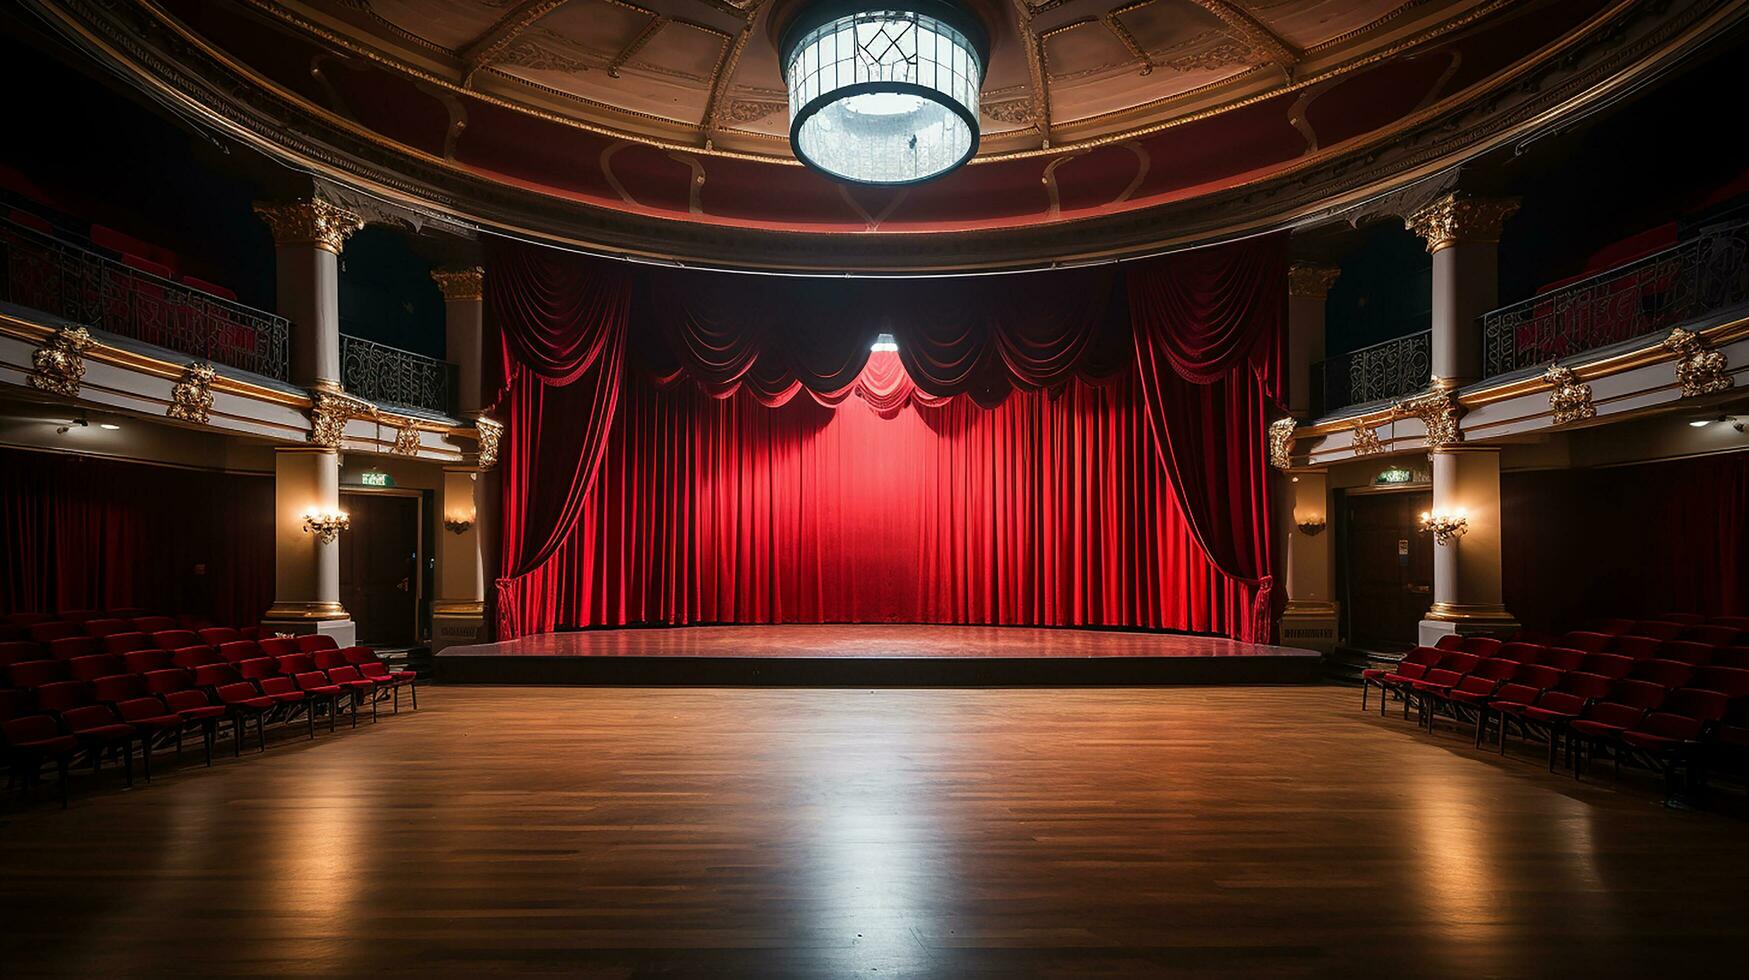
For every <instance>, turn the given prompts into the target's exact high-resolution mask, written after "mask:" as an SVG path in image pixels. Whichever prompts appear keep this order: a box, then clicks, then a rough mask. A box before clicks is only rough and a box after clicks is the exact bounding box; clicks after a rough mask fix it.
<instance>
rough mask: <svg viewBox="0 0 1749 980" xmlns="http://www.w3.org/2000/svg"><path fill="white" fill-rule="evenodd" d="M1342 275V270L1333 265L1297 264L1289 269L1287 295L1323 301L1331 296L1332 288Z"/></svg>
mask: <svg viewBox="0 0 1749 980" xmlns="http://www.w3.org/2000/svg"><path fill="white" fill-rule="evenodd" d="M1341 275H1342V270H1341V269H1339V268H1337V267H1336V266H1333V265H1318V264H1316V263H1313V262H1295V263H1294V264H1293V265H1290V266H1288V267H1287V294H1288V295H1289V296H1315V297H1317V298H1318V299H1323V298H1324V297H1326V296H1328V295H1330V287H1331V286H1334V285H1336V280H1337V279H1338V278H1340V277H1341Z"/></svg>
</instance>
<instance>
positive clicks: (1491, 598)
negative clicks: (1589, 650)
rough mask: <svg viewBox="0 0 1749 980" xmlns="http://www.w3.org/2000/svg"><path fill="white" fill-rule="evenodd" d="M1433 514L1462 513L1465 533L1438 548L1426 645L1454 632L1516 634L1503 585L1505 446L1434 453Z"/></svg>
mask: <svg viewBox="0 0 1749 980" xmlns="http://www.w3.org/2000/svg"><path fill="white" fill-rule="evenodd" d="M1432 457H1433V510H1432V513H1433V514H1434V515H1436V516H1457V515H1461V516H1462V517H1463V519H1464V521H1465V526H1464V533H1463V534H1462V535H1459V536H1455V537H1452V538H1451V539H1449V540H1447V541H1446V542H1445V543H1443V544H1440V543H1437V542H1436V543H1435V544H1434V546H1433V606H1432V608H1430V609H1429V610H1428V611H1427V618H1426V619H1424V620H1422V621H1421V630H1420V633H1421V642H1422V643H1424V644H1426V645H1428V646H1432V645H1433V644H1434V643H1436V642H1438V640H1439V638H1440V637H1441V636H1444V635H1445V634H1448V633H1463V634H1475V633H1481V634H1490V633H1498V634H1505V633H1512V632H1514V631H1516V630H1517V629H1518V622H1517V621H1516V620H1514V619H1513V618H1512V616H1511V615H1510V614H1509V613H1508V612H1507V611H1506V604H1505V602H1504V599H1503V596H1502V593H1501V586H1500V447H1498V446H1478V445H1468V444H1465V443H1456V444H1453V445H1449V446H1442V447H1440V448H1437V449H1435V450H1433V451H1432Z"/></svg>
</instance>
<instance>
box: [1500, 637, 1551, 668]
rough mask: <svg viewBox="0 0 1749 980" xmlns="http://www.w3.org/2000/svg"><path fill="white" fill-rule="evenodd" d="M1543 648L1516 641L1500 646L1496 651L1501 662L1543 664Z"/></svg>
mask: <svg viewBox="0 0 1749 980" xmlns="http://www.w3.org/2000/svg"><path fill="white" fill-rule="evenodd" d="M1542 655H1543V647H1542V645H1541V644H1538V643H1524V642H1521V641H1518V640H1514V641H1512V642H1511V643H1502V644H1500V649H1498V650H1496V651H1494V656H1495V658H1496V659H1499V660H1510V661H1512V662H1513V663H1518V664H1538V663H1542Z"/></svg>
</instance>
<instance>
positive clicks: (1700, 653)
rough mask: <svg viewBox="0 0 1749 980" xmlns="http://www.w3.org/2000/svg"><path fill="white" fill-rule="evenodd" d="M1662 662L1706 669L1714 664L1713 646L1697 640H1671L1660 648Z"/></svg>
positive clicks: (1659, 654)
mask: <svg viewBox="0 0 1749 980" xmlns="http://www.w3.org/2000/svg"><path fill="white" fill-rule="evenodd" d="M1658 658H1659V659H1660V660H1676V661H1679V662H1681V663H1685V664H1687V665H1689V666H1690V667H1704V666H1706V665H1707V664H1710V663H1712V662H1713V645H1712V644H1710V643H1701V642H1699V641H1696V640H1671V641H1670V642H1668V643H1666V644H1664V645H1663V646H1661V647H1659V648H1658Z"/></svg>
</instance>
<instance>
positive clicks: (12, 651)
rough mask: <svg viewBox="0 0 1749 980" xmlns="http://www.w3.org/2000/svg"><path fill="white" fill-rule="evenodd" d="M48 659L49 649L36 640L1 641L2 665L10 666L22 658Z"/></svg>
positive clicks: (0, 663) (0, 654) (0, 660)
mask: <svg viewBox="0 0 1749 980" xmlns="http://www.w3.org/2000/svg"><path fill="white" fill-rule="evenodd" d="M47 659H49V657H48V656H47V651H46V650H44V649H43V645H42V644H41V643H38V642H36V641H35V640H7V641H6V642H4V643H0V667H10V666H12V665H13V664H15V663H18V662H19V661H21V660H47Z"/></svg>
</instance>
